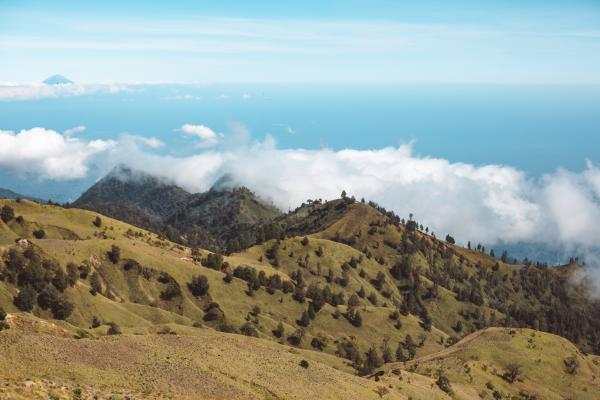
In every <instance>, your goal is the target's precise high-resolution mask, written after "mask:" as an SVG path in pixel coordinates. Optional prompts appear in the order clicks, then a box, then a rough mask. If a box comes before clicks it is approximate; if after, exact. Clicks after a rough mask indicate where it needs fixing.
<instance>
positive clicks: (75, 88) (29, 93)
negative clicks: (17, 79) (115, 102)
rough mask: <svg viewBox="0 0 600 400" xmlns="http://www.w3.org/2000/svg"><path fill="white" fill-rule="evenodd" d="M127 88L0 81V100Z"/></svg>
mask: <svg viewBox="0 0 600 400" xmlns="http://www.w3.org/2000/svg"><path fill="white" fill-rule="evenodd" d="M127 90H129V89H128V88H127V86H125V85H123V84H77V83H74V84H68V85H46V84H43V83H0V101H15V100H37V99H46V98H59V97H73V96H83V95H90V94H99V93H120V92H124V91H127Z"/></svg>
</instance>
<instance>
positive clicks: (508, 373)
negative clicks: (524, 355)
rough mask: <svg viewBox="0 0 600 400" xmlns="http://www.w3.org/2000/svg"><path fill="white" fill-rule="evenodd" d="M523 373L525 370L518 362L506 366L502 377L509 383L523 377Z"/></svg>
mask: <svg viewBox="0 0 600 400" xmlns="http://www.w3.org/2000/svg"><path fill="white" fill-rule="evenodd" d="M522 375H523V370H522V369H521V366H520V365H518V364H508V365H507V366H506V370H505V371H504V373H503V374H502V378H504V379H505V380H506V381H507V382H509V383H514V382H516V381H518V380H520V379H521V376H522Z"/></svg>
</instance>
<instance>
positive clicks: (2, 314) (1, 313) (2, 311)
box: [0, 307, 6, 321]
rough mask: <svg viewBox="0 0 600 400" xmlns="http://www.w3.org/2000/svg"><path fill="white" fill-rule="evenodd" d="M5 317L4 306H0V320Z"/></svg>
mask: <svg viewBox="0 0 600 400" xmlns="http://www.w3.org/2000/svg"><path fill="white" fill-rule="evenodd" d="M5 319H6V311H4V308H2V307H0V321H4V320H5Z"/></svg>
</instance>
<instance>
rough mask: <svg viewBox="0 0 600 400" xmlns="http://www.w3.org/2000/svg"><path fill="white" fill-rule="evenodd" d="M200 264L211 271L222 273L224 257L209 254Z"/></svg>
mask: <svg viewBox="0 0 600 400" xmlns="http://www.w3.org/2000/svg"><path fill="white" fill-rule="evenodd" d="M200 263H201V264H202V265H203V266H205V267H207V268H210V269H214V270H217V271H220V270H221V268H222V266H223V256H222V255H221V254H216V253H209V254H208V255H207V256H206V257H205V258H203V259H201V260H200Z"/></svg>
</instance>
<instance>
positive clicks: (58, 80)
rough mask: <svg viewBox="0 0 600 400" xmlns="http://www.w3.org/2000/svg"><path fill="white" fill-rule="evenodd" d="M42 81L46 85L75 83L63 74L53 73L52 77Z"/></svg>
mask: <svg viewBox="0 0 600 400" xmlns="http://www.w3.org/2000/svg"><path fill="white" fill-rule="evenodd" d="M42 83H45V84H46V85H70V84H72V83H74V82H73V81H72V80H70V79H68V78H65V77H64V76H62V75H58V74H57V75H52V76H51V77H49V78H47V79H46V80H44V81H43V82H42Z"/></svg>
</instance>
